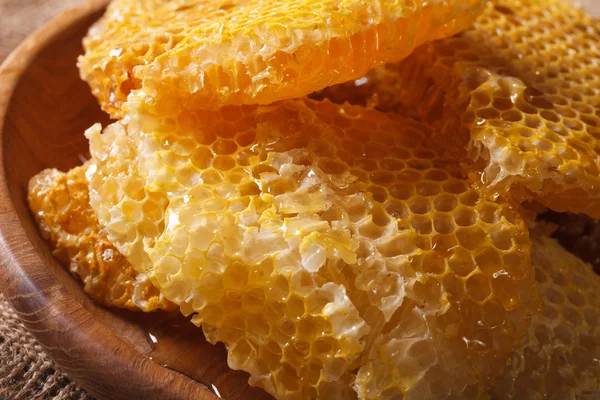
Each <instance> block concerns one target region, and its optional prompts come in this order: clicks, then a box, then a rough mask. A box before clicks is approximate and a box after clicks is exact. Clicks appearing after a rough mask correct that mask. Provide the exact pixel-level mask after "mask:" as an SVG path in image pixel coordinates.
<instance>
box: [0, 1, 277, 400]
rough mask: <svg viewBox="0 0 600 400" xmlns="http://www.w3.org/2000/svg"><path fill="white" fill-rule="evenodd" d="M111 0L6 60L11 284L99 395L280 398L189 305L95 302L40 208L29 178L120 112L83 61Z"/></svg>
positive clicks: (0, 105) (4, 252)
mask: <svg viewBox="0 0 600 400" xmlns="http://www.w3.org/2000/svg"><path fill="white" fill-rule="evenodd" d="M105 3H106V0H91V1H88V2H87V3H86V4H85V5H83V6H81V7H79V8H76V9H73V10H70V11H67V12H66V13H64V14H63V15H61V16H59V17H57V18H55V19H54V20H52V21H50V22H49V23H48V24H47V25H45V26H44V27H42V28H41V29H40V30H38V31H37V32H35V33H34V34H33V35H31V36H30V37H29V38H28V39H27V40H26V41H25V42H23V44H21V46H19V47H18V48H17V49H16V50H15V51H14V52H13V54H11V56H9V58H8V59H7V60H6V61H5V63H4V64H3V65H2V67H1V68H0V251H1V254H0V262H1V266H0V289H1V290H2V291H3V293H4V294H5V296H6V297H7V299H8V300H9V301H10V303H11V304H12V306H13V307H14V308H15V310H16V311H17V313H18V314H19V316H20V318H21V319H22V320H23V322H24V323H25V325H26V327H27V328H28V329H29V330H30V331H31V332H32V333H33V334H34V335H35V337H36V338H37V339H38V340H39V342H40V343H41V344H42V345H43V346H44V348H45V349H46V350H47V351H48V353H49V354H50V355H51V356H52V358H53V359H54V360H55V361H56V362H57V363H58V364H59V365H60V366H61V367H62V369H63V370H64V371H65V372H66V373H67V374H68V375H69V376H71V377H72V378H73V379H74V380H75V381H76V382H77V383H79V384H80V385H82V386H83V387H84V388H85V389H87V390H88V391H89V393H90V394H92V395H94V396H95V397H97V398H98V399H128V400H129V399H161V400H163V399H192V398H193V399H199V400H208V399H216V398H217V395H218V397H221V396H222V397H223V398H227V399H232V400H238V399H270V398H271V397H270V396H268V395H266V393H265V392H263V391H262V390H259V389H255V388H250V387H249V386H248V384H247V380H248V376H247V374H245V373H242V372H234V371H231V370H230V369H229V368H228V367H227V360H226V352H225V349H224V348H223V347H222V346H212V345H210V344H209V343H207V342H206V341H205V340H204V338H203V336H202V332H201V330H200V329H198V328H195V327H194V326H193V325H191V323H189V322H188V321H186V320H185V319H184V318H183V317H181V316H177V315H169V314H166V313H153V314H142V313H133V312H126V311H122V310H107V309H105V308H102V307H100V306H98V305H96V304H94V303H93V302H92V301H91V300H90V299H89V298H88V297H87V296H86V295H85V294H84V293H83V291H82V289H81V285H80V283H79V282H78V281H77V280H76V279H74V278H73V277H72V276H71V275H70V274H69V273H68V272H67V271H65V269H64V268H63V267H62V266H61V265H59V264H58V262H57V261H56V260H55V259H54V258H53V257H52V254H51V251H50V248H49V247H48V245H47V244H46V242H45V241H44V240H43V239H42V238H41V237H40V235H39V234H38V231H37V228H36V225H35V222H34V220H33V217H32V216H31V214H30V213H29V210H28V208H27V204H26V188H27V182H28V181H29V179H30V178H31V177H32V176H33V175H34V174H36V173H37V172H39V171H41V170H42V169H44V168H48V167H55V168H59V169H61V170H67V169H69V168H71V167H73V166H75V165H78V164H81V158H82V157H85V155H86V154H87V141H86V140H85V138H84V137H83V131H84V130H85V129H86V128H88V127H89V126H91V125H92V124H93V123H94V122H102V123H103V124H104V125H106V124H107V123H108V122H109V121H108V118H107V116H106V115H105V114H104V113H103V112H101V111H100V108H99V107H98V105H97V103H96V100H95V99H94V98H93V97H92V95H91V93H90V89H89V87H88V86H87V84H85V83H84V82H82V81H81V80H80V79H79V74H78V71H77V68H76V59H77V56H78V55H79V54H81V52H82V48H81V39H82V37H83V36H84V35H85V33H86V31H87V28H88V27H89V25H90V24H91V23H92V22H93V21H95V20H96V19H97V18H98V17H99V16H100V15H101V13H102V11H103V9H104V6H105ZM177 371H180V372H181V373H180V372H177ZM184 374H185V375H184ZM207 386H208V387H209V388H210V389H211V390H210V391H209V390H208V389H207Z"/></svg>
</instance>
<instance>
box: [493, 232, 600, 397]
mask: <svg viewBox="0 0 600 400" xmlns="http://www.w3.org/2000/svg"><path fill="white" fill-rule="evenodd" d="M531 253H532V262H533V265H534V267H535V276H536V281H537V287H538V290H539V292H540V294H541V295H542V299H543V300H544V307H543V312H542V313H541V314H538V315H535V316H534V317H533V319H532V322H531V326H530V328H529V330H528V331H527V334H526V335H525V337H523V338H522V339H521V340H519V341H518V342H517V343H515V347H514V351H513V353H512V355H511V357H510V363H508V366H507V370H506V371H505V373H504V374H503V376H502V377H501V378H499V379H497V380H496V382H495V385H494V388H493V389H491V390H490V395H491V396H492V399H524V398H526V399H548V398H550V399H594V398H595V397H597V395H598V393H600V362H599V360H600V276H598V275H597V274H595V273H594V271H593V269H592V267H591V266H590V265H587V264H585V263H584V262H583V261H581V260H580V259H579V258H577V257H576V256H574V255H573V254H571V253H569V252H568V251H566V250H565V249H564V248H562V247H561V246H560V245H559V244H558V242H556V241H555V240H554V239H550V238H548V237H534V238H533V239H532V250H531Z"/></svg>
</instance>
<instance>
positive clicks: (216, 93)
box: [79, 0, 484, 118]
mask: <svg viewBox="0 0 600 400" xmlns="http://www.w3.org/2000/svg"><path fill="white" fill-rule="evenodd" d="M483 3H484V0H434V1H431V0H428V1H425V0H393V1H382V0H378V1H369V2H365V1H361V0H343V1H341V0H319V1H314V0H305V1H295V2H280V1H275V0H268V1H267V0H244V1H241V0H214V1H207V0H185V1H184V0H181V1H170V2H167V1H164V0H114V1H113V2H112V3H111V4H110V5H109V7H108V10H107V12H106V14H105V16H104V17H103V18H102V19H101V20H100V21H98V22H97V23H96V24H95V25H94V26H93V27H92V28H91V29H90V31H89V34H88V35H87V37H86V38H85V40H84V47H85V54H84V55H83V56H82V57H81V58H80V59H79V67H80V72H81V77H82V78H83V79H84V80H86V81H87V82H88V83H89V84H90V86H91V88H92V92H93V93H94V95H95V96H96V97H97V98H98V99H99V101H100V103H101V105H102V107H103V109H104V110H106V111H107V112H109V113H110V114H111V115H112V116H113V117H115V118H116V117H122V116H123V113H122V112H121V110H120V109H121V105H122V104H123V102H124V101H125V99H126V98H127V96H128V94H129V93H130V92H131V91H132V90H134V89H140V88H143V89H144V91H145V93H146V95H147V101H148V103H149V104H154V105H155V106H156V107H157V109H158V110H160V112H161V113H163V114H165V115H169V114H172V113H173V112H174V111H173V110H172V109H173V107H175V106H177V107H179V106H182V105H183V106H186V105H187V106H190V107H196V108H197V107H203V108H207V107H215V108H216V107H218V106H220V105H224V104H269V103H272V102H274V101H277V100H281V99H287V98H295V97H301V96H303V95H306V94H309V93H310V92H312V91H315V90H319V89H322V88H324V87H326V86H329V85H333V84H336V83H340V82H345V81H347V80H351V79H356V78H358V77H360V76H362V75H364V74H365V73H367V71H368V70H369V69H371V68H372V67H373V66H377V65H381V64H382V63H383V62H385V61H387V60H390V61H398V60H400V59H402V58H404V57H406V56H408V55H409V54H410V53H411V52H412V50H413V49H414V48H415V47H416V46H418V45H420V44H421V43H424V42H427V41H431V40H435V39H439V38H442V37H448V36H450V35H452V34H454V33H456V32H458V31H460V30H462V29H464V28H466V27H467V26H468V25H469V24H471V23H472V21H473V19H474V18H475V17H476V15H478V14H479V12H480V11H481V9H482V6H483Z"/></svg>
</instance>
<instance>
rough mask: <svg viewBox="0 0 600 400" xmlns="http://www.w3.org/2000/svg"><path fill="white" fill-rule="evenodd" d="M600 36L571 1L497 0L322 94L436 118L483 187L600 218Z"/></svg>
mask: <svg viewBox="0 0 600 400" xmlns="http://www.w3.org/2000/svg"><path fill="white" fill-rule="evenodd" d="M599 44H600V25H599V22H598V20H594V19H592V18H591V17H589V16H588V15H586V14H585V13H584V12H583V11H582V10H580V9H579V8H577V7H575V6H573V5H572V4H570V3H569V2H567V1H563V0H527V1H526V0H493V1H490V2H488V4H487V5H486V9H485V11H484V13H483V14H482V15H481V16H480V17H479V18H478V19H477V20H476V22H475V24H474V26H473V27H472V28H470V29H468V30H466V31H465V32H463V33H461V34H459V35H457V36H455V37H452V38H450V39H445V40H442V41H438V42H435V43H430V44H425V45H424V46H422V47H420V48H419V49H417V50H416V51H415V52H414V53H413V55H411V56H410V57H409V58H408V59H407V60H406V61H403V62H400V63H397V64H395V65H389V66H387V67H386V68H385V70H383V71H382V70H376V71H373V72H371V73H370V74H369V75H367V76H365V77H363V78H361V79H359V80H358V81H355V82H353V83H349V84H345V85H344V86H343V87H337V88H332V89H328V91H327V90H326V91H325V93H322V94H321V96H325V97H328V96H330V97H331V98H332V99H333V100H337V101H343V100H344V99H348V100H349V101H355V102H358V103H360V104H369V105H371V106H373V107H379V108H384V109H386V108H387V109H390V108H395V109H398V108H401V109H402V110H404V108H408V109H410V110H411V111H410V112H412V113H413V114H414V115H416V116H418V117H419V118H422V119H424V120H428V121H431V120H434V119H437V120H438V123H439V124H440V126H443V127H444V129H442V130H440V132H441V134H440V135H438V136H439V137H437V138H434V139H432V140H435V141H437V142H440V143H441V144H445V145H446V146H448V147H449V148H452V147H456V145H458V147H463V146H464V147H466V148H467V149H468V155H469V156H470V157H471V159H473V160H474V161H475V164H474V165H475V166H476V167H477V169H478V170H479V171H481V173H480V176H479V177H478V178H477V180H480V181H481V182H482V184H481V188H482V189H483V191H484V192H486V193H488V194H493V193H496V192H506V191H508V190H509V189H510V191H511V193H512V194H513V195H514V196H516V198H517V199H518V200H525V199H530V198H533V199H535V200H537V201H539V202H541V203H542V204H544V205H545V206H547V207H549V208H551V209H553V210H555V211H560V212H566V211H569V212H574V213H586V214H588V215H590V216H592V217H595V218H598V217H600V169H599V160H600V158H599V155H600V141H599V140H598V139H600V94H599V91H600V78H599V74H598V60H600V45H599ZM455 153H456V154H458V155H459V156H460V157H464V154H462V153H461V152H455Z"/></svg>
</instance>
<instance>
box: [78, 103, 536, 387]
mask: <svg viewBox="0 0 600 400" xmlns="http://www.w3.org/2000/svg"><path fill="white" fill-rule="evenodd" d="M135 100H136V98H131V99H130V101H129V103H128V112H129V116H130V120H129V122H127V123H125V122H123V123H117V124H114V125H112V126H110V127H108V128H107V129H106V130H105V132H104V133H102V134H101V133H100V129H99V128H98V127H96V128H93V129H91V130H90V131H89V132H88V137H89V139H90V142H91V154H92V158H93V161H92V162H93V165H92V167H90V168H89V170H88V171H89V172H88V176H89V178H90V183H91V204H92V206H93V207H94V209H95V210H96V212H97V214H98V217H99V220H100V222H101V224H102V225H103V226H105V227H106V229H107V231H108V233H109V238H110V239H111V241H113V243H115V245H116V246H117V247H118V248H119V250H121V252H122V253H123V254H124V255H126V256H127V257H128V259H129V260H130V261H132V263H133V264H134V265H135V266H136V267H137V268H140V269H141V270H142V271H143V272H146V273H148V274H149V276H150V277H152V279H153V282H155V283H156V284H157V285H158V287H159V289H160V290H161V292H162V293H164V294H165V296H166V297H167V298H168V299H169V300H171V301H173V302H175V303H176V304H178V305H179V306H180V307H181V310H182V311H183V312H184V313H185V314H190V313H196V314H195V316H194V319H193V321H194V322H195V323H197V324H202V328H203V330H204V332H205V334H206V336H207V338H208V339H209V340H210V341H212V342H216V341H223V342H224V343H225V344H226V345H227V347H228V350H229V363H230V365H231V367H232V368H236V369H244V370H246V371H248V372H250V374H251V376H252V378H251V383H252V384H254V385H258V386H261V387H263V388H265V389H266V390H267V391H268V392H270V393H272V394H274V395H275V396H276V397H277V398H306V397H314V396H316V395H319V396H321V397H322V398H330V397H338V398H343V397H344V396H351V397H356V396H357V393H358V397H359V398H397V397H398V396H401V395H403V393H407V394H408V396H409V397H410V398H419V396H422V395H424V394H426V393H434V394H435V395H437V396H443V395H446V394H450V393H455V394H461V393H462V391H463V388H464V387H465V386H469V388H472V386H473V385H475V384H476V383H477V382H478V381H480V380H486V379H488V378H489V379H491V378H493V377H494V376H497V375H498V374H500V372H501V371H502V369H503V366H504V365H505V362H506V356H507V354H508V353H509V352H510V350H511V349H512V343H513V342H514V340H516V339H517V338H518V337H520V336H522V335H523V334H524V332H525V331H526V329H527V327H528V322H529V315H530V314H531V313H534V312H536V310H537V308H538V302H537V300H538V299H537V292H536V290H535V287H534V279H533V269H532V266H531V264H530V256H529V248H530V247H529V237H528V232H527V227H526V225H525V223H524V221H523V219H522V217H521V214H520V210H519V207H518V206H516V205H514V204H512V203H511V202H509V201H506V200H504V199H503V198H502V197H499V198H497V199H496V200H488V199H485V198H482V197H480V196H479V195H478V193H477V191H476V190H474V189H472V188H471V187H470V181H469V180H468V179H467V177H466V176H465V173H464V172H463V170H462V168H461V167H460V166H459V165H458V163H456V162H455V161H452V160H448V159H446V158H444V157H442V156H441V155H440V152H439V151H437V150H435V149H434V148H431V147H430V143H429V139H428V138H429V136H430V135H431V132H432V129H431V128H430V127H428V126H426V125H423V124H419V123H417V122H415V121H413V120H411V119H410V118H406V117H402V116H399V115H386V114H382V113H379V112H376V111H370V110H366V109H364V108H360V107H354V106H344V107H341V106H337V105H334V104H331V103H329V102H316V101H312V100H294V101H286V102H280V103H276V104H273V105H271V106H258V107H256V106H253V107H242V108H237V107H227V108H224V109H222V110H221V111H214V112H212V111H197V112H192V113H190V112H182V113H180V114H179V115H176V116H172V117H160V116H156V115H152V114H150V113H149V109H148V108H147V107H146V106H145V105H144V103H143V101H139V102H136V101H135ZM134 260H135V261H134ZM334 300H335V301H334ZM356 371H358V374H357V376H356V377H355V372H356ZM448 373H452V376H453V380H452V381H448V380H446V379H444V376H445V374H448ZM352 386H353V387H354V388H355V390H356V391H357V393H356V392H354V391H353V390H352V389H351V388H352Z"/></svg>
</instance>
